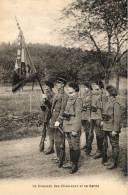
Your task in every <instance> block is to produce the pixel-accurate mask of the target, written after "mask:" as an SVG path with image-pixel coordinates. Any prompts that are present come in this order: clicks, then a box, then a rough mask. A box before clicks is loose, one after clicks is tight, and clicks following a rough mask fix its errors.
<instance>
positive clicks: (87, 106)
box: [81, 91, 91, 149]
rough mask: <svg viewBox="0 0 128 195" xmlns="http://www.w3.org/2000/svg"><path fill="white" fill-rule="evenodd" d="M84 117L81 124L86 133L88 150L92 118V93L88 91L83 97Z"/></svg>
mask: <svg viewBox="0 0 128 195" xmlns="http://www.w3.org/2000/svg"><path fill="white" fill-rule="evenodd" d="M82 103H83V104H82V117H81V119H82V120H81V122H82V126H83V129H84V132H85V139H86V145H85V146H84V149H86V148H87V143H88V136H89V130H90V117H91V91H88V92H87V93H85V94H84V95H83V96H82Z"/></svg>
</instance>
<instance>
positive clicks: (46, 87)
mask: <svg viewBox="0 0 128 195" xmlns="http://www.w3.org/2000/svg"><path fill="white" fill-rule="evenodd" d="M43 89H44V93H48V92H49V90H50V88H49V87H48V86H47V85H44V87H43Z"/></svg>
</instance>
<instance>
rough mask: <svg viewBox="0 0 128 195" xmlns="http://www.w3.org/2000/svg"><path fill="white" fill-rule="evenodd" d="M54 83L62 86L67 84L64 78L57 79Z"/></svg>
mask: <svg viewBox="0 0 128 195" xmlns="http://www.w3.org/2000/svg"><path fill="white" fill-rule="evenodd" d="M55 82H56V83H63V84H64V85H65V84H66V83H67V80H66V79H65V78H64V77H57V78H56V81H55Z"/></svg>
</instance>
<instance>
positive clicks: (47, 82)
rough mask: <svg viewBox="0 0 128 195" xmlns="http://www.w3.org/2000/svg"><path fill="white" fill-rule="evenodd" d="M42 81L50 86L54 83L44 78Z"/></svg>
mask: <svg viewBox="0 0 128 195" xmlns="http://www.w3.org/2000/svg"><path fill="white" fill-rule="evenodd" d="M44 83H45V85H47V86H48V87H50V88H53V87H54V84H53V82H52V80H45V81H44Z"/></svg>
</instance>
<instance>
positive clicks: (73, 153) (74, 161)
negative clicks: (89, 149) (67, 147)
mask: <svg viewBox="0 0 128 195" xmlns="http://www.w3.org/2000/svg"><path fill="white" fill-rule="evenodd" d="M70 157H71V162H72V168H71V171H70V174H74V173H76V172H77V171H78V161H79V157H80V150H72V151H71V156H70Z"/></svg>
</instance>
